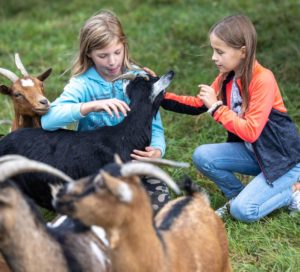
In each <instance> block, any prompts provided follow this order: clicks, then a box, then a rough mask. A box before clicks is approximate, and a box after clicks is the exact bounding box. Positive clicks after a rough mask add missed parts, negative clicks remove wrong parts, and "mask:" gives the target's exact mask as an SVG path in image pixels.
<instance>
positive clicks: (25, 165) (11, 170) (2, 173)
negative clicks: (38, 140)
mask: <svg viewBox="0 0 300 272" xmlns="http://www.w3.org/2000/svg"><path fill="white" fill-rule="evenodd" d="M30 172H33V173H35V172H43V173H47V174H51V175H53V176H56V177H58V178H61V179H62V180H64V181H66V182H73V181H74V180H73V179H72V178H70V177H69V176H68V175H66V174H65V173H63V172H62V171H60V170H58V169H56V168H54V167H52V166H50V165H47V164H45V163H42V162H37V161H33V160H28V159H21V160H17V161H16V160H13V161H7V162H5V163H3V164H1V166H0V182H3V181H5V180H6V179H8V178H10V177H13V176H15V175H19V174H23V173H30Z"/></svg>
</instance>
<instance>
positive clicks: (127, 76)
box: [112, 72, 136, 82]
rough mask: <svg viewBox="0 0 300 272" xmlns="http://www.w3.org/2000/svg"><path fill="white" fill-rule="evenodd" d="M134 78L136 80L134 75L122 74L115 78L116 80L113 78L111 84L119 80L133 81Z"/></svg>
mask: <svg viewBox="0 0 300 272" xmlns="http://www.w3.org/2000/svg"><path fill="white" fill-rule="evenodd" d="M135 78H136V75H135V74H133V73H130V72H128V73H126V74H122V75H119V76H117V77H116V78H114V79H113V80H112V82H115V81H116V80H119V79H127V80H134V79H135Z"/></svg>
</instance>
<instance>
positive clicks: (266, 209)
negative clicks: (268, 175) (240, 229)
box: [193, 143, 300, 222]
mask: <svg viewBox="0 0 300 272" xmlns="http://www.w3.org/2000/svg"><path fill="white" fill-rule="evenodd" d="M193 162H194V164H195V166H196V167H197V169H198V170H199V171H200V172H201V173H203V174H204V175H205V176H207V177H208V178H210V179H211V180H212V181H214V182H215V183H216V185H217V186H218V187H219V188H220V189H221V191H222V192H223V193H224V194H225V196H226V197H227V198H228V199H231V198H233V197H236V198H235V199H234V200H233V201H232V202H231V205H230V213H231V215H232V216H233V217H234V218H236V219H238V220H241V221H244V222H253V221H256V220H259V219H260V218H262V217H264V216H266V215H267V214H269V213H271V212H272V211H274V210H276V209H279V208H281V207H284V206H288V205H289V204H290V203H291V200H292V193H293V192H292V185H293V184H295V183H296V182H297V181H298V180H299V177H300V163H298V164H297V165H296V166H295V167H293V168H292V169H290V170H289V171H288V172H286V173H285V174H284V175H282V176H281V177H280V178H278V179H277V180H275V181H274V182H273V186H270V185H268V184H267V182H266V180H265V177H264V175H263V174H262V173H261V169H260V168H259V165H258V163H257V160H256V159H255V156H254V154H253V153H252V152H251V151H249V150H248V149H247V148H246V146H245V144H244V143H220V144H206V145H202V146H199V147H198V148H196V150H195V152H194V154H193ZM234 173H240V174H244V175H251V176H255V177H254V179H252V180H251V181H250V182H249V183H248V184H247V186H244V185H243V184H242V183H241V181H240V180H239V179H238V178H237V177H236V176H235V174H234Z"/></svg>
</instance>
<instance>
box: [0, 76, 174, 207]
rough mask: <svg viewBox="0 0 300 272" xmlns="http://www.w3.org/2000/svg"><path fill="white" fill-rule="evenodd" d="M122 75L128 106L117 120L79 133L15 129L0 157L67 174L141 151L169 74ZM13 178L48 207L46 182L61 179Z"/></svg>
mask: <svg viewBox="0 0 300 272" xmlns="http://www.w3.org/2000/svg"><path fill="white" fill-rule="evenodd" d="M125 75H126V74H125ZM128 76H130V77H131V79H132V80H130V81H129V83H128V84H127V86H126V93H127V95H128V97H129V99H130V108H131V111H130V112H129V113H128V115H127V117H126V118H125V119H124V120H123V121H122V122H121V123H120V124H118V125H116V126H111V127H109V126H107V127H102V128H99V129H98V130H95V131H84V132H78V131H71V130H64V129H60V130H56V131H45V130H43V129H40V128H35V129H32V128H31V129H29V128H27V129H19V130H17V131H14V132H12V133H10V134H8V135H7V136H5V137H4V138H2V139H1V141H0V156H2V155H7V154H19V155H23V156H25V157H28V158H30V159H33V160H36V161H40V162H44V163H46V164H49V165H52V166H53V167H55V168H58V169H60V170H61V171H62V172H64V173H66V174H67V175H69V176H71V177H72V178H73V179H78V178H80V177H85V176H88V175H90V174H93V173H95V172H96V171H97V170H98V169H99V168H101V167H102V166H104V165H105V164H107V163H109V162H112V161H113V157H114V154H115V153H117V154H119V155H120V157H121V159H122V160H123V161H128V160H130V159H131V158H130V154H131V153H132V151H133V150H134V149H139V150H143V149H144V148H145V147H146V146H148V145H149V144H150V140H151V124H152V118H153V116H155V114H156V113H157V111H158V109H159V106H160V103H161V101H162V100H163V91H164V89H165V88H167V87H168V85H169V84H170V82H171V80H172V78H173V76H174V73H173V72H172V71H171V72H169V73H167V74H165V75H164V76H162V77H161V78H160V79H158V78H155V77H151V76H149V78H145V76H146V75H143V76H142V75H140V76H136V77H135V78H134V79H133V78H132V77H133V76H134V75H133V74H127V75H126V78H128ZM126 83H127V82H126ZM14 180H15V182H16V184H18V186H19V187H20V188H21V190H22V191H23V192H24V193H25V194H27V195H29V196H30V197H31V198H33V199H34V200H35V201H36V203H38V204H39V205H40V206H42V207H45V208H47V209H50V210H51V209H53V207H52V204H51V201H52V197H51V193H50V187H49V184H51V185H55V184H61V183H62V181H61V180H57V179H54V178H50V177H49V176H45V175H41V174H34V176H33V175H32V174H31V175H29V174H27V175H22V176H19V177H16V178H15V179H14ZM52 187H53V186H52Z"/></svg>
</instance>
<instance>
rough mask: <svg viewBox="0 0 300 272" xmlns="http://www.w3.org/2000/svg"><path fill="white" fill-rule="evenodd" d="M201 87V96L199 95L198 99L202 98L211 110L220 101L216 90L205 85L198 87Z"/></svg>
mask: <svg viewBox="0 0 300 272" xmlns="http://www.w3.org/2000/svg"><path fill="white" fill-rule="evenodd" d="M198 87H199V90H200V91H199V94H198V95H197V97H198V98H200V99H201V100H202V101H203V103H204V105H205V106H206V107H207V108H208V109H209V108H210V107H211V106H212V105H213V104H214V103H216V102H217V101H218V99H217V95H216V92H215V90H214V89H213V88H212V87H210V86H208V85H204V84H200V85H198Z"/></svg>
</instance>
